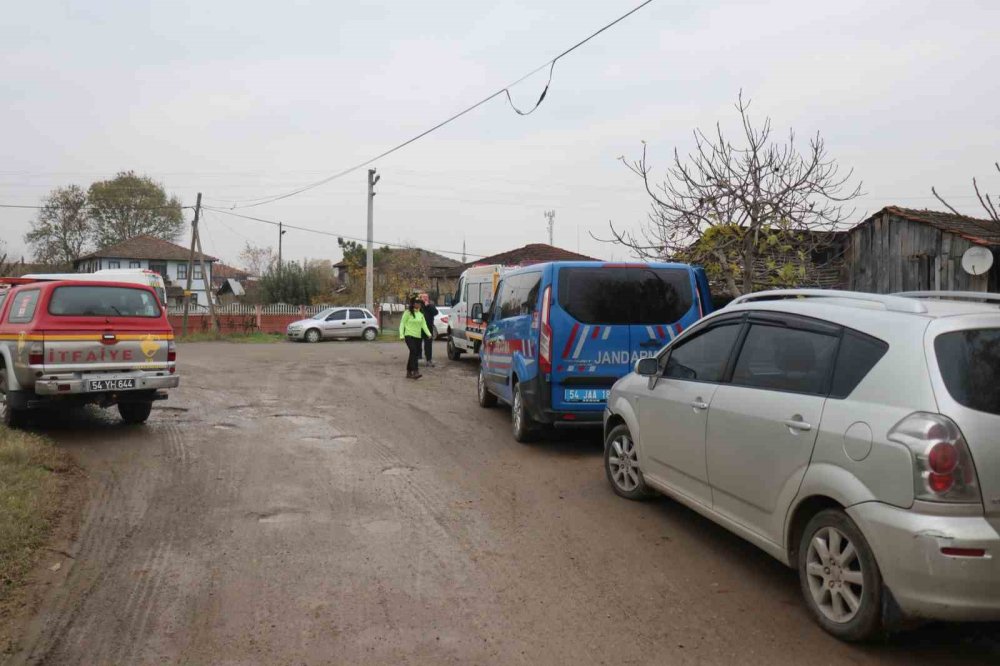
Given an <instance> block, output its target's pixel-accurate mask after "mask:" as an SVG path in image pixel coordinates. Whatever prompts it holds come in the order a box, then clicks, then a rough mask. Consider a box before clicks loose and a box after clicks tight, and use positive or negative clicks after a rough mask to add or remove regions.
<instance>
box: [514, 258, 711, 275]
mask: <svg viewBox="0 0 1000 666" xmlns="http://www.w3.org/2000/svg"><path fill="white" fill-rule="evenodd" d="M549 266H551V267H552V268H611V269H614V268H679V269H683V270H691V269H692V268H694V267H693V266H691V265H690V264H680V263H674V262H667V261H648V262H641V261H636V262H620V261H546V262H542V263H538V264H530V265H528V266H518V267H517V268H515V269H512V270H511V271H510V273H508V274H513V273H521V272H524V271H537V270H538V269H539V268H546V267H549Z"/></svg>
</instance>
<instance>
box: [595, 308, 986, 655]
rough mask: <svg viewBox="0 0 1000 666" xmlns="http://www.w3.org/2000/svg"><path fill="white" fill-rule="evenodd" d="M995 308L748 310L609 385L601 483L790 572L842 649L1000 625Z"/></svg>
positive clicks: (711, 320)
mask: <svg viewBox="0 0 1000 666" xmlns="http://www.w3.org/2000/svg"><path fill="white" fill-rule="evenodd" d="M984 301H985V302H984ZM998 301H1000V295H995V294H980V293H949V292H930V293H912V294H899V295H895V296H880V295H875V294H862V293H856V292H833V291H821V290H786V291H773V292H762V293H758V294H752V295H749V296H743V297H741V298H738V299H736V300H735V301H733V303H732V304H731V305H729V306H728V307H726V308H724V309H722V310H719V311H718V312H716V313H713V314H712V315H709V316H708V317H706V318H704V319H703V320H701V321H700V322H699V323H698V324H696V325H695V326H692V327H691V328H690V329H689V330H687V331H686V332H685V333H684V334H683V335H681V336H678V338H677V339H676V340H674V341H673V342H672V343H671V344H670V345H668V346H667V347H666V348H664V349H663V350H662V351H661V352H660V353H659V355H658V356H657V357H655V358H650V359H643V360H640V361H639V362H638V363H637V364H636V372H635V373H633V374H631V375H628V376H626V377H624V378H623V379H621V380H620V381H619V382H618V383H617V384H615V386H614V388H613V389H612V390H611V395H610V397H609V399H608V409H607V411H606V413H605V454H604V461H605V470H606V473H607V477H608V480H609V481H610V483H611V486H612V488H613V489H614V491H615V492H616V493H617V494H619V495H621V496H623V497H626V498H629V499H640V498H644V497H647V496H649V495H650V494H651V493H650V491H651V490H652V489H656V490H659V491H661V492H663V493H665V494H667V495H669V496H670V497H672V498H674V499H676V500H678V501H680V502H682V503H683V504H686V505H687V506H689V507H691V508H693V509H694V510H695V511H697V512H699V513H701V514H703V515H705V516H707V517H708V518H710V519H711V520H713V521H715V522H717V523H719V524H720V525H722V526H724V527H725V528H727V529H729V530H731V531H733V532H735V533H736V534H738V535H740V536H741V537H743V538H745V539H747V540H748V541H750V542H752V543H754V544H756V545H757V546H759V547H760V548H762V549H763V550H765V551H766V552H768V553H770V554H771V555H773V556H774V557H776V558H777V559H779V560H781V561H782V562H784V563H785V564H787V565H789V566H792V567H796V568H797V569H798V572H799V578H800V581H801V586H802V592H803V596H804V598H805V601H806V604H807V606H808V607H809V608H810V610H811V611H812V614H813V615H814V617H815V618H816V619H817V621H818V622H819V624H820V625H821V626H822V627H823V628H824V629H826V630H827V631H828V632H830V633H831V634H833V635H835V636H837V637H838V638H841V639H844V640H864V639H868V638H871V637H873V636H876V635H878V634H880V633H882V632H883V631H885V630H887V629H892V628H893V627H896V626H900V625H901V624H902V623H903V622H904V621H911V620H917V621H919V620H1000V534H998V533H1000V307H998Z"/></svg>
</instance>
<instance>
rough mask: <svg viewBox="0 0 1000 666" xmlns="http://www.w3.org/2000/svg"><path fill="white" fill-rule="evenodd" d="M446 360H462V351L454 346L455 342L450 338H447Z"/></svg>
mask: <svg viewBox="0 0 1000 666" xmlns="http://www.w3.org/2000/svg"><path fill="white" fill-rule="evenodd" d="M448 358H449V359H451V360H452V361H457V360H458V359H460V358H462V350H461V349H459V348H458V347H456V346H455V342H454V341H453V340H452V339H451V338H450V337H449V338H448Z"/></svg>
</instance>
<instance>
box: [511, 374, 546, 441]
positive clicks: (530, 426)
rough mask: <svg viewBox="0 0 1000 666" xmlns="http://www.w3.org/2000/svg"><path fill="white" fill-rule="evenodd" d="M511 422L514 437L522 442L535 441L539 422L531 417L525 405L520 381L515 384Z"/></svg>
mask: <svg viewBox="0 0 1000 666" xmlns="http://www.w3.org/2000/svg"><path fill="white" fill-rule="evenodd" d="M510 422H511V430H512V431H513V433H514V439H515V440H517V441H518V442H521V443H522V444H526V443H528V442H531V441H534V439H535V437H536V436H537V435H538V431H539V429H540V428H539V424H538V423H537V422H536V421H535V420H534V419H533V418H531V415H530V414H528V410H527V409H526V408H525V406H524V394H523V393H522V391H521V384H520V383H517V384H514V398H513V400H511V404H510Z"/></svg>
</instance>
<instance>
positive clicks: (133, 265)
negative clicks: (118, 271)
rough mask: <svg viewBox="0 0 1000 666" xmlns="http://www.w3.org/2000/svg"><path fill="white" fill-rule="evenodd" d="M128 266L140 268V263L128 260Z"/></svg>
mask: <svg viewBox="0 0 1000 666" xmlns="http://www.w3.org/2000/svg"><path fill="white" fill-rule="evenodd" d="M128 267H129V268H142V264H141V263H139V262H138V261H130V262H128Z"/></svg>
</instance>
